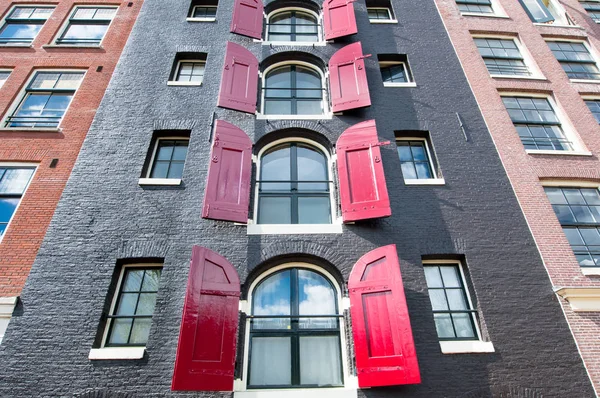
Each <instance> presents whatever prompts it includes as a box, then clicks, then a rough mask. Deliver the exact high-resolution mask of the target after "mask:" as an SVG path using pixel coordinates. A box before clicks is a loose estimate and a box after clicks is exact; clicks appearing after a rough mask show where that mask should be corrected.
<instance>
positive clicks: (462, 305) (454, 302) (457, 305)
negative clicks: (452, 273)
mask: <svg viewBox="0 0 600 398" xmlns="http://www.w3.org/2000/svg"><path fill="white" fill-rule="evenodd" d="M446 295H447V296H448V303H449V305H450V310H451V311H456V310H468V309H469V305H468V304H467V301H466V300H465V295H464V293H463V291H462V289H447V290H446Z"/></svg>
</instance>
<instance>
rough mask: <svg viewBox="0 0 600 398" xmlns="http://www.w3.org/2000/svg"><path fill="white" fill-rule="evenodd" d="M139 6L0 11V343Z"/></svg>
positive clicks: (79, 4) (53, 5) (26, 4)
mask: <svg viewBox="0 0 600 398" xmlns="http://www.w3.org/2000/svg"><path fill="white" fill-rule="evenodd" d="M141 3H142V2H141V1H135V2H125V1H124V2H119V1H116V2H115V1H105V0H99V1H87V0H86V1H59V2H56V1H50V2H48V1H37V0H34V1H23V2H10V1H3V2H2V3H0V15H1V18H2V20H1V22H0V25H1V26H0V84H1V86H0V110H1V115H2V116H1V117H2V119H1V121H0V239H1V241H0V341H1V340H2V336H3V335H4V330H5V329H6V326H7V324H8V322H9V320H10V317H11V314H12V312H13V309H14V307H15V304H16V302H17V297H18V296H19V295H20V292H21V289H22V288H23V285H24V284H25V280H26V278H27V275H28V274H29V270H30V268H31V266H32V264H33V261H34V259H35V256H36V254H37V252H38V249H39V247H40V245H41V243H42V240H43V238H44V235H45V233H46V229H47V228H48V225H49V224H50V220H51V218H52V215H53V213H54V210H55V208H56V204H57V203H58V200H59V199H60V196H61V193H62V191H63V188H64V186H65V184H66V182H67V179H68V178H69V175H70V172H71V169H72V168H73V165H74V163H75V160H76V159H77V155H78V154H79V149H80V148H81V145H82V143H83V139H84V138H85V134H86V133H87V131H88V129H89V127H90V125H91V124H92V120H93V118H94V114H95V111H96V109H97V108H98V106H99V104H100V101H101V100H102V96H103V95H104V91H105V89H106V86H107V85H108V81H109V80H110V76H111V74H112V71H113V70H114V68H115V65H116V64H117V61H118V59H119V56H120V54H121V51H122V49H123V47H124V45H125V42H126V41H127V36H128V35H129V32H130V31H131V29H132V27H133V23H134V22H135V18H136V16H137V13H138V12H139V9H140V7H141Z"/></svg>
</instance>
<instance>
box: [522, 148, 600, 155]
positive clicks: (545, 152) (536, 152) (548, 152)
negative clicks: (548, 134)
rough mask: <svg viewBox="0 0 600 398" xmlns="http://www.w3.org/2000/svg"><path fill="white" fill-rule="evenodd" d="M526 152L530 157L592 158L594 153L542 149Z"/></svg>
mask: <svg viewBox="0 0 600 398" xmlns="http://www.w3.org/2000/svg"><path fill="white" fill-rule="evenodd" d="M525 152H527V153H528V154H529V155H558V156H563V155H564V156H592V153H591V152H587V151H545V150H541V149H526V150H525Z"/></svg>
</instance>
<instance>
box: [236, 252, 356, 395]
mask: <svg viewBox="0 0 600 398" xmlns="http://www.w3.org/2000/svg"><path fill="white" fill-rule="evenodd" d="M289 268H306V269H310V270H312V271H316V272H318V273H319V274H321V275H323V276H324V277H325V278H327V280H328V281H329V282H331V284H332V286H333V287H334V289H335V294H336V300H337V303H338V313H339V314H338V315H342V314H343V313H344V311H345V310H349V309H350V299H349V298H348V297H344V296H343V295H342V291H341V289H340V286H339V284H338V282H337V280H336V279H335V278H334V277H333V275H331V274H330V273H329V272H327V270H325V269H323V268H321V267H318V266H316V265H314V264H310V263H303V262H289V263H285V264H281V265H277V266H275V267H272V268H270V269H269V270H267V271H265V272H264V273H262V274H261V275H260V276H259V277H258V278H256V279H255V280H253V281H252V283H251V284H250V288H249V289H248V299H247V301H240V311H241V312H243V313H244V314H246V315H250V314H251V311H252V299H253V297H254V293H255V290H256V287H257V286H258V284H259V283H260V282H262V281H263V280H265V279H266V278H268V277H269V276H271V275H273V274H274V273H276V272H279V271H281V270H284V269H289ZM250 321H251V320H250V319H246V328H245V334H244V354H243V355H244V358H243V370H242V379H235V381H234V386H233V390H234V393H233V397H234V398H278V397H286V398H322V397H325V396H326V397H328V398H356V397H357V395H358V393H357V391H358V378H357V377H356V376H354V375H352V374H351V373H350V369H349V368H348V347H347V344H346V333H347V332H346V325H345V322H344V321H343V319H340V351H341V357H342V358H341V361H342V372H343V377H344V387H324V388H286V389H251V390H248V388H247V383H248V363H249V362H248V359H249V356H250Z"/></svg>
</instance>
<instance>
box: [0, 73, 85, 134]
mask: <svg viewBox="0 0 600 398" xmlns="http://www.w3.org/2000/svg"><path fill="white" fill-rule="evenodd" d="M38 73H81V74H82V76H81V80H80V81H79V85H78V86H77V88H76V89H75V92H74V93H73V97H72V98H71V101H69V105H67V109H65V113H64V115H63V117H62V118H61V119H60V122H59V123H58V126H57V127H4V126H5V125H6V123H7V121H8V118H9V117H11V116H12V115H14V113H15V112H16V110H17V109H18V108H19V105H20V104H21V102H22V101H23V99H24V98H25V95H27V87H29V84H31V82H32V81H33V79H34V78H35V77H36V76H37V74H38ZM86 75H87V69H46V68H44V69H33V70H32V71H31V74H30V75H29V77H28V78H27V80H26V81H25V84H23V87H22V88H21V90H20V91H19V94H17V95H16V96H15V97H14V99H13V101H12V103H11V104H10V106H9V107H8V109H7V111H6V113H5V114H4V117H3V118H2V120H1V121H0V126H1V127H0V131H51V132H60V131H62V129H61V127H60V126H61V124H62V122H63V120H64V119H65V117H66V116H67V113H68V112H69V109H70V108H71V104H72V103H73V100H74V99H75V96H76V95H77V93H78V92H79V88H80V87H81V84H82V83H83V81H84V80H85V77H86Z"/></svg>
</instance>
